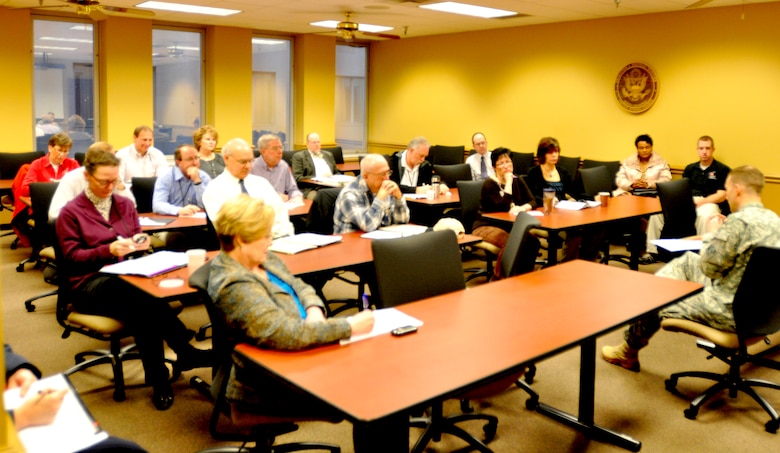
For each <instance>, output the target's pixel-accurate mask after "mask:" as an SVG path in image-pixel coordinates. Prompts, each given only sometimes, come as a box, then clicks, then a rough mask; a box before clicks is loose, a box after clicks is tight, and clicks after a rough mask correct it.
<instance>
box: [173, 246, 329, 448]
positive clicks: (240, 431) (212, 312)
mask: <svg viewBox="0 0 780 453" xmlns="http://www.w3.org/2000/svg"><path fill="white" fill-rule="evenodd" d="M210 272H211V261H207V262H206V263H205V264H204V265H203V266H201V267H199V268H198V270H197V271H195V273H193V274H192V275H191V276H190V280H189V283H190V286H192V287H193V288H196V289H197V290H198V293H199V295H200V296H201V298H202V299H203V302H204V304H205V306H206V310H207V311H208V314H209V318H210V319H211V321H212V326H213V335H212V340H211V344H212V350H213V351H214V352H215V354H216V356H215V357H216V358H217V360H216V361H215V366H214V368H213V370H212V377H211V384H208V383H206V382H205V381H204V380H203V379H202V378H200V377H198V376H195V377H193V378H192V379H190V384H191V385H192V386H193V387H195V388H196V389H198V391H199V392H201V393H202V394H203V395H204V396H205V397H206V398H208V399H209V400H210V401H211V402H213V403H214V408H213V409H212V412H211V419H210V421H209V432H210V433H211V437H213V438H214V439H216V440H221V441H234V442H244V443H246V442H254V443H255V446H254V447H252V448H244V447H242V446H237V447H217V448H212V449H208V450H202V451H201V452H200V453H240V452H246V453H249V452H256V453H260V452H267V453H274V452H292V451H303V450H327V451H330V452H333V453H339V452H340V451H341V449H340V448H339V447H338V446H335V445H328V444H318V443H310V442H296V443H291V444H284V445H277V446H274V441H275V438H276V437H277V436H281V435H283V434H287V433H290V432H293V431H295V430H297V429H298V425H296V424H295V423H294V422H295V421H302V420H293V419H290V418H286V417H285V418H283V417H273V416H260V415H254V414H251V415H249V414H247V415H246V416H240V414H237V413H235V412H234V411H233V410H232V408H231V406H230V403H229V402H228V401H227V398H226V396H225V393H226V391H227V384H228V378H229V376H230V370H231V368H232V366H233V358H232V355H233V348H234V347H235V346H236V340H235V339H234V338H232V337H230V335H229V334H228V329H227V326H226V325H225V322H224V320H223V318H222V316H221V314H220V313H219V310H218V309H217V307H216V306H215V305H214V302H213V301H212V300H211V297H210V296H209V294H208V282H209V273H210ZM223 415H226V416H228V417H230V418H231V419H232V420H234V423H233V425H234V427H235V428H237V429H236V430H233V431H223V430H221V429H220V419H221V418H222V416H223Z"/></svg>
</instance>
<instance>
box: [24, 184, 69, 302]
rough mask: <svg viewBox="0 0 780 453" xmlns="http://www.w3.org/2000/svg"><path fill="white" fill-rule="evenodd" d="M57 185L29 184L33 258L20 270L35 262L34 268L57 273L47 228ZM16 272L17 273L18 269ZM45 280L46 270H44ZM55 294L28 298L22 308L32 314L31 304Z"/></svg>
mask: <svg viewBox="0 0 780 453" xmlns="http://www.w3.org/2000/svg"><path fill="white" fill-rule="evenodd" d="M58 185H59V183H57V182H53V183H52V182H34V183H32V184H30V199H31V200H32V208H33V222H34V223H35V226H34V227H33V234H32V235H31V236H30V242H31V244H32V249H33V252H32V254H33V255H34V256H31V257H30V258H27V259H26V260H24V261H22V262H21V263H20V264H19V267H21V269H22V270H24V265H25V263H28V262H30V261H35V262H36V267H38V266H44V267H45V268H51V269H52V270H53V272H55V273H56V271H57V267H56V265H55V260H56V257H55V254H54V247H53V244H54V242H56V237H55V236H53V235H52V234H51V228H50V227H49V205H51V199H52V198H53V197H54V192H55V191H56V190H57V186H58ZM16 270H17V271H19V268H17V269H16ZM54 278H56V277H54ZM45 279H46V269H44V280H45ZM56 294H57V290H56V289H54V290H51V291H46V292H45V293H43V294H38V295H35V296H33V297H30V298H29V299H27V300H25V301H24V308H25V309H26V310H27V311H28V312H33V311H35V304H33V302H35V301H36V300H38V299H43V298H44V297H49V296H54V295H56Z"/></svg>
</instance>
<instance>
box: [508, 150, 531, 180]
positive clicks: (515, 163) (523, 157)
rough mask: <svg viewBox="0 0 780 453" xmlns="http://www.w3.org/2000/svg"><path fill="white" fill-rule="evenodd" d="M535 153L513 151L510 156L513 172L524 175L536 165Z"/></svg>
mask: <svg viewBox="0 0 780 453" xmlns="http://www.w3.org/2000/svg"><path fill="white" fill-rule="evenodd" d="M534 156H535V155H534V153H517V152H514V151H512V152H511V153H509V157H510V158H511V159H512V173H514V174H516V175H518V176H523V175H527V174H528V170H530V169H531V167H533V166H534Z"/></svg>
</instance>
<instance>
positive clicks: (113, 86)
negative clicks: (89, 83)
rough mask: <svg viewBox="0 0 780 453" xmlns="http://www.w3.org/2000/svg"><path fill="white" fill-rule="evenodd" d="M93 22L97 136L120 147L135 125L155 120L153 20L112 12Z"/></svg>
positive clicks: (125, 143) (130, 135) (123, 144)
mask: <svg viewBox="0 0 780 453" xmlns="http://www.w3.org/2000/svg"><path fill="white" fill-rule="evenodd" d="M95 25H96V26H97V27H98V34H99V37H98V45H99V46H100V47H99V50H98V63H97V67H98V80H99V88H98V92H99V93H100V94H99V102H100V137H101V139H102V140H105V141H108V142H109V143H111V144H112V145H114V147H115V148H121V147H123V146H126V145H128V144H130V143H131V142H132V140H133V130H134V129H135V128H136V127H137V126H140V125H142V124H145V125H147V126H149V127H152V126H153V124H154V103H153V89H154V88H153V81H152V52H151V51H150V49H151V48H152V22H151V21H148V20H140V19H132V18H127V17H119V16H111V17H109V18H108V19H106V20H103V21H100V22H96V23H95Z"/></svg>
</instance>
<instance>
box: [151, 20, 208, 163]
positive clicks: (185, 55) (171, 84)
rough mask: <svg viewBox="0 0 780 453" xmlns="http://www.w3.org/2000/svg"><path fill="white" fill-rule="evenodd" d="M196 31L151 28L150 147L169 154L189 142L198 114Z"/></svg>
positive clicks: (199, 64) (198, 37) (198, 46)
mask: <svg viewBox="0 0 780 453" xmlns="http://www.w3.org/2000/svg"><path fill="white" fill-rule="evenodd" d="M202 40H203V34H202V33H201V32H200V31H182V30H168V29H157V28H156V29H154V30H152V46H153V49H152V56H153V65H154V146H155V147H156V148H158V149H160V150H161V151H162V152H163V153H165V154H170V155H172V154H173V152H174V150H175V149H176V147H177V146H179V145H181V144H186V143H192V133H193V132H195V129H197V128H198V127H200V119H201V114H202V106H201V94H202V85H201V80H202V74H203V64H202V59H201V48H202V46H201V42H202Z"/></svg>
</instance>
